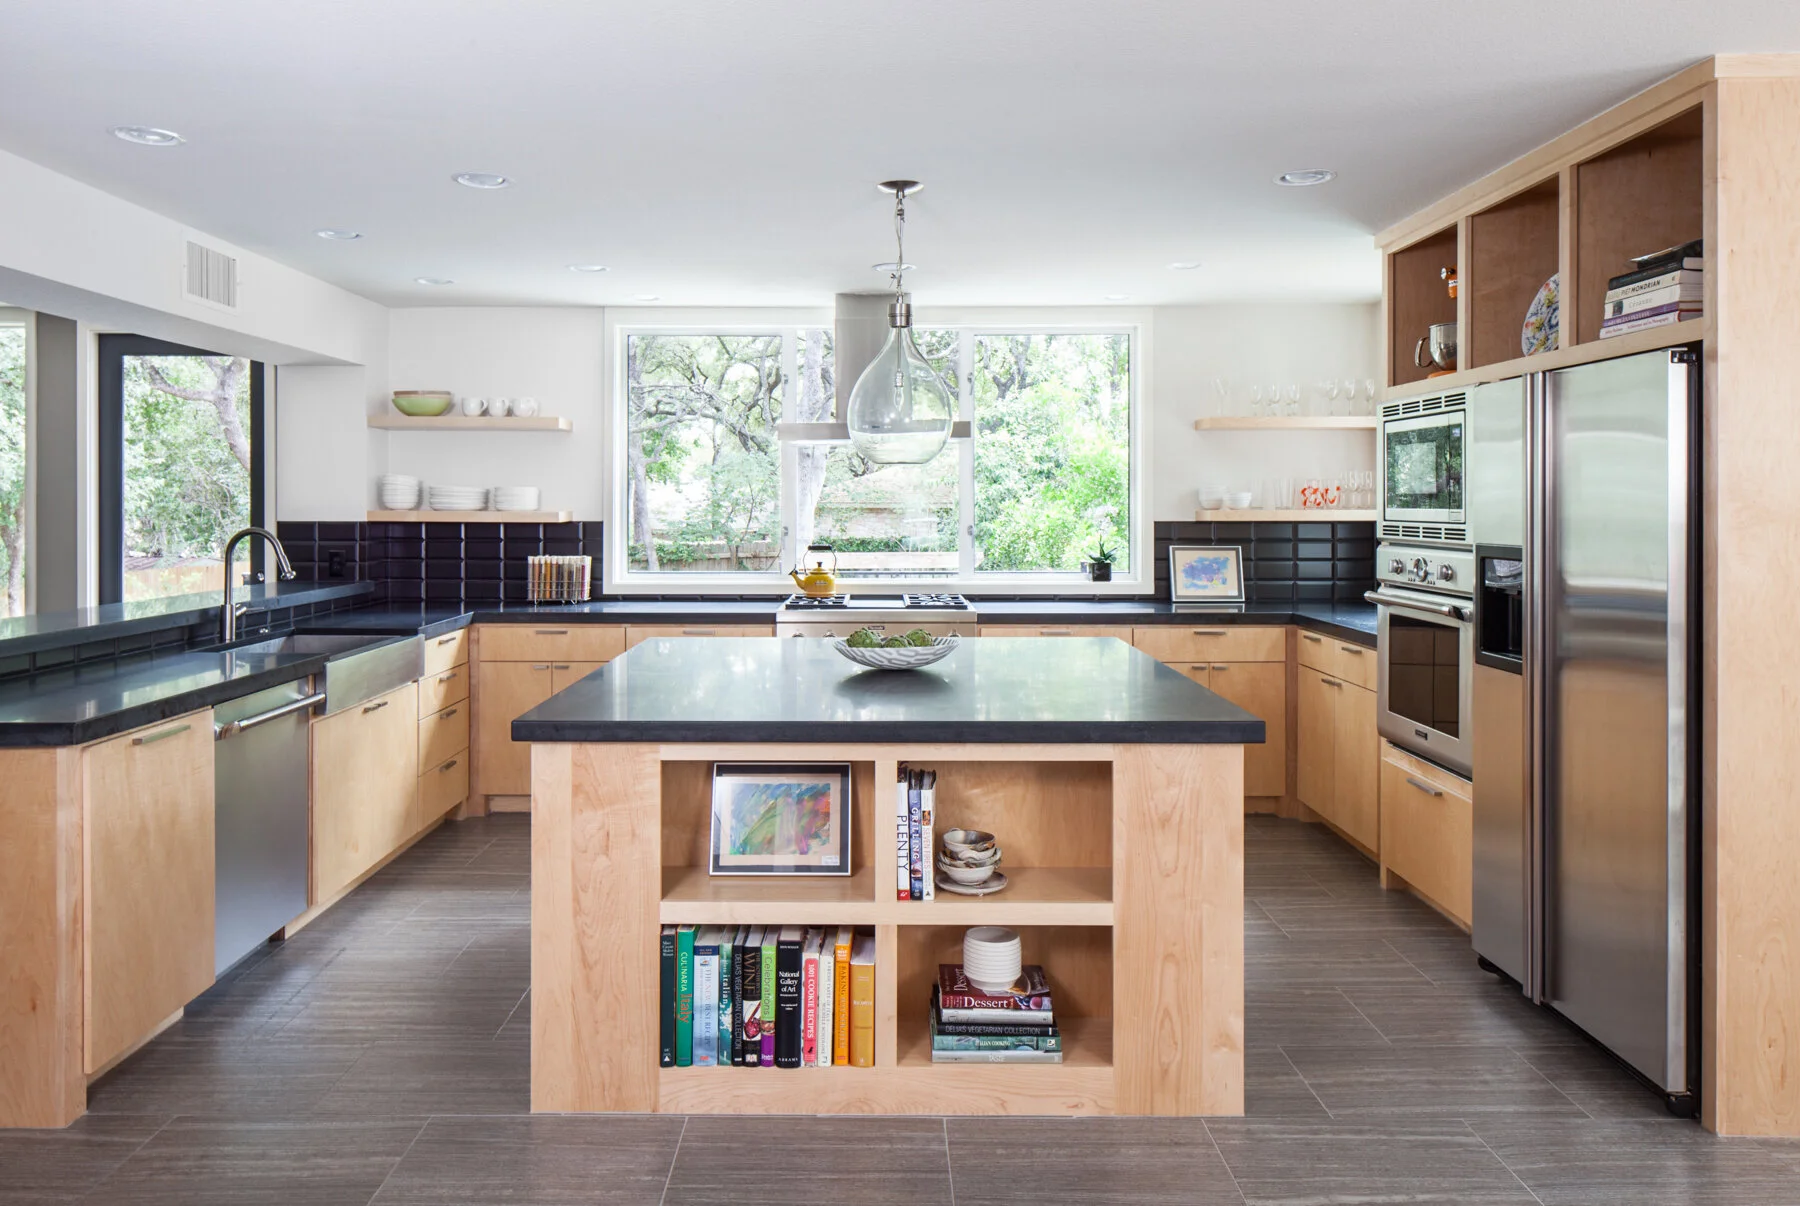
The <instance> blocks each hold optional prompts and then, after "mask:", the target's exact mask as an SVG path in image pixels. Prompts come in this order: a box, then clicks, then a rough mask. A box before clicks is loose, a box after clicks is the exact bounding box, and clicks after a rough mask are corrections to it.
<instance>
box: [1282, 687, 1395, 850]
mask: <svg viewBox="0 0 1800 1206" xmlns="http://www.w3.org/2000/svg"><path fill="white" fill-rule="evenodd" d="M1296 679H1297V682H1298V687H1297V690H1298V693H1299V699H1298V701H1297V703H1298V706H1297V708H1296V709H1295V711H1296V714H1297V716H1298V730H1299V731H1298V732H1297V733H1296V735H1295V741H1296V747H1297V755H1296V758H1295V762H1296V766H1295V794H1296V795H1297V796H1298V797H1299V799H1300V802H1301V803H1302V804H1304V805H1306V806H1307V807H1308V808H1310V809H1312V810H1313V811H1314V812H1316V813H1318V814H1319V815H1320V816H1321V817H1324V818H1325V819H1326V820H1327V821H1330V822H1331V823H1332V825H1334V826H1335V827H1336V828H1337V829H1338V830H1339V831H1340V832H1341V833H1343V834H1344V835H1345V836H1346V837H1349V838H1350V839H1351V840H1352V841H1355V842H1357V843H1358V844H1360V845H1362V846H1363V847H1364V848H1366V849H1368V850H1370V851H1374V850H1377V849H1378V848H1379V845H1380V841H1381V807H1380V793H1379V790H1378V781H1379V774H1378V768H1377V761H1378V759H1379V757H1380V754H1379V740H1380V738H1379V737H1378V736H1377V734H1376V731H1375V693H1374V692H1373V691H1369V690H1365V689H1364V688H1362V687H1359V686H1356V685H1355V684H1353V683H1347V682H1345V681H1344V680H1343V679H1341V678H1332V677H1330V676H1328V675H1324V674H1321V673H1319V672H1318V671H1317V670H1314V669H1312V668H1311V667H1310V666H1304V665H1303V666H1301V667H1300V668H1299V671H1298V674H1297V676H1296Z"/></svg>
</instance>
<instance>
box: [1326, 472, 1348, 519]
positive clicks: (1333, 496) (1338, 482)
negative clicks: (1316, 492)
mask: <svg viewBox="0 0 1800 1206" xmlns="http://www.w3.org/2000/svg"><path fill="white" fill-rule="evenodd" d="M1343 501H1344V479H1343V477H1341V476H1339V477H1334V478H1332V479H1331V480H1330V481H1328V482H1326V483H1325V488H1324V502H1323V503H1322V504H1321V505H1322V506H1326V507H1329V508H1331V509H1332V510H1334V511H1335V510H1337V508H1338V507H1339V506H1340V505H1341V504H1342V503H1343Z"/></svg>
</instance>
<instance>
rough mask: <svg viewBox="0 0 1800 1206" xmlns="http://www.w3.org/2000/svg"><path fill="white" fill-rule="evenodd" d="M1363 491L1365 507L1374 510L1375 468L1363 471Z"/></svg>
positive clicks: (1371, 383)
mask: <svg viewBox="0 0 1800 1206" xmlns="http://www.w3.org/2000/svg"><path fill="white" fill-rule="evenodd" d="M1369 384H1370V385H1373V384H1375V383H1374V382H1373V381H1371V382H1369ZM1362 491H1363V507H1364V508H1365V509H1368V510H1373V509H1374V507H1375V471H1374V470H1373V469H1364V470H1363V471H1362Z"/></svg>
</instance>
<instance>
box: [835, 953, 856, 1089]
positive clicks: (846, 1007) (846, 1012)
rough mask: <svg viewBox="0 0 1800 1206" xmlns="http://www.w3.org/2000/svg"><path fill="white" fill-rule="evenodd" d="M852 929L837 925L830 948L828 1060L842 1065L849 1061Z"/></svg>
mask: <svg viewBox="0 0 1800 1206" xmlns="http://www.w3.org/2000/svg"><path fill="white" fill-rule="evenodd" d="M855 945H856V931H855V930H854V929H852V928H851V927H850V926H847V925H840V926H839V927H838V932H837V941H836V942H835V943H833V944H832V950H831V972H832V985H831V1062H832V1063H833V1064H836V1065H838V1066H839V1067H842V1066H843V1065H845V1064H848V1063H849V1062H850V951H851V948H852V947H854V946H855Z"/></svg>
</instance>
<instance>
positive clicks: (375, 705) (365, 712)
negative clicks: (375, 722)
mask: <svg viewBox="0 0 1800 1206" xmlns="http://www.w3.org/2000/svg"><path fill="white" fill-rule="evenodd" d="M387 706H388V701H387V700H385V699H384V700H382V701H381V702H380V703H372V704H370V705H369V706H368V707H366V708H364V709H363V715H365V716H366V715H368V714H369V713H370V712H379V711H381V709H383V708H385V707H387Z"/></svg>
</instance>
